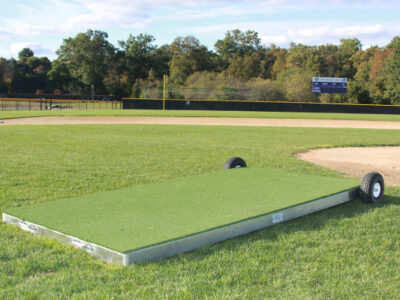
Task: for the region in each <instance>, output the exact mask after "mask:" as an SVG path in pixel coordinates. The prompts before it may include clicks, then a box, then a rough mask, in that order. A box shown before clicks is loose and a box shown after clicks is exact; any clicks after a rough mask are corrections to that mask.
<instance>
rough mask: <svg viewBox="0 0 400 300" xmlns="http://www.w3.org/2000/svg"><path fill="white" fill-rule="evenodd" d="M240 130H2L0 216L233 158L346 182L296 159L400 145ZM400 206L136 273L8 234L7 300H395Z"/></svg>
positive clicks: (342, 214) (319, 222)
mask: <svg viewBox="0 0 400 300" xmlns="http://www.w3.org/2000/svg"><path fill="white" fill-rule="evenodd" d="M18 113H19V112H13V113H8V112H4V113H2V112H1V113H0V120H8V119H10V118H15V117H21V116H23V117H29V116H32V115H27V114H26V113H25V114H24V113H21V114H20V115H18ZM75 114H76V113H75ZM91 114H92V116H96V115H97V114H96V112H91ZM98 114H102V116H110V115H111V113H110V114H108V115H107V114H106V112H101V113H98ZM104 114H106V115H104ZM113 114H115V112H113ZM124 114H127V115H129V114H128V112H124ZM131 114H132V112H131ZM174 114H177V115H178V114H180V115H179V116H185V115H182V114H183V113H182V112H176V113H174V112H170V113H169V115H167V116H173V115H174ZM191 114H193V113H189V116H191V117H193V116H196V115H191ZM201 114H202V115H201V117H207V116H208V117H235V118H240V117H246V118H295V119H300V118H303V119H321V118H323V119H328V120H330V119H334V120H342V119H346V120H364V121H377V122H379V121H385V122H388V121H390V122H394V123H397V122H398V121H400V118H399V119H397V116H379V115H377V116H371V117H370V119H368V116H360V115H345V116H343V117H342V116H341V115H331V116H329V115H328V114H327V116H323V115H313V114H306V115H301V114H300V115H299V114H297V115H291V114H286V115H285V114H281V115H279V116H277V115H274V114H264V115H260V114H259V113H255V114H254V115H252V113H244V114H243V115H240V113H232V114H231V115H229V114H227V115H224V114H220V115H216V114H215V112H210V113H209V114H207V112H201ZM43 115H46V116H49V115H48V114H45V113H44V114H43ZM139 115H154V113H152V112H142V113H140V114H139ZM37 116H39V115H37ZM50 116H53V115H50ZM174 116H176V115H174ZM239 121H240V120H239ZM242 125H243V126H237V125H236V126H218V125H204V126H197V125H165V124H158V125H151V124H74V125H68V124H63V125H35V126H32V125H18V126H12V125H9V126H7V125H1V124H0V158H1V159H0V170H1V172H0V190H1V193H0V212H3V211H8V210H13V209H16V208H17V207H25V206H27V205H37V204H40V203H42V204H45V205H48V206H51V205H52V204H51V203H53V202H52V201H54V200H57V199H68V198H74V197H75V198H77V197H80V196H84V195H88V194H95V193H103V192H109V191H114V190H118V189H126V188H131V187H137V186H144V185H146V184H148V183H154V184H160V182H161V183H162V182H166V181H167V180H177V179H179V178H186V177H187V178H192V176H201V174H206V173H213V172H216V171H218V170H221V168H222V167H223V162H224V161H225V160H226V159H227V158H229V157H232V156H241V157H243V158H245V159H246V161H247V163H248V165H250V166H252V167H255V168H269V169H270V168H272V169H281V170H284V171H289V172H292V173H295V174H296V175H297V176H300V177H301V176H302V175H303V176H305V177H306V176H317V175H328V176H331V177H334V178H336V179H338V180H340V179H342V178H343V177H344V175H343V174H341V173H339V172H337V171H333V170H331V169H327V168H323V167H320V166H317V165H314V164H312V163H309V162H306V161H303V160H299V159H297V158H296V154H298V153H301V152H305V151H307V150H310V149H318V148H334V147H364V148H365V147H367V146H396V145H400V131H399V130H395V129H379V130H378V129H370V128H369V129H366V128H313V127H269V126H244V125H246V124H242ZM333 127H334V126H333ZM249 169H250V168H249ZM371 171H372V170H371ZM219 173H220V172H216V173H215V174H219ZM293 193H294V194H296V190H294V191H293ZM310 200H311V199H310ZM57 201H58V200H57ZM399 204H400V188H399V187H396V186H388V187H387V189H386V192H385V197H384V199H383V201H382V203H381V204H378V205H365V204H362V203H361V201H359V200H356V201H352V202H349V203H347V204H344V205H341V206H338V207H334V208H331V209H328V210H325V211H322V212H319V213H315V214H312V215H308V216H305V217H302V218H299V219H296V220H292V221H289V222H287V223H282V224H279V225H276V226H273V227H270V228H267V229H265V230H261V231H258V232H255V233H251V234H248V235H245V236H242V237H238V238H235V239H231V240H228V241H225V242H222V243H218V244H215V245H211V246H207V247H203V248H200V249H197V250H194V251H191V252H188V253H185V254H181V255H178V256H174V257H171V258H168V259H163V260H159V261H153V262H149V263H141V264H135V265H131V266H128V267H121V266H116V265H113V264H106V263H104V262H102V261H100V260H98V259H96V258H94V257H92V256H90V255H88V254H86V253H85V252H83V251H79V250H75V249H73V248H72V247H69V246H66V245H62V244H59V243H58V242H55V241H53V240H51V239H48V238H38V237H35V236H33V235H31V234H29V233H26V232H23V231H21V230H20V229H18V228H17V227H14V226H10V225H6V224H4V223H0V240H1V243H0V270H1V272H0V298H5V299H8V298H10V299H12V298H30V299H35V298H37V299H39V298H60V299H64V298H65V299H67V298H113V297H114V298H134V297H140V298H183V299H193V298H212V299H221V298H229V299H231V298H234V299H242V298H286V299H293V298H312V299H320V298H352V297H356V298H367V299H375V298H396V297H397V296H398V294H399V293H400V272H399V271H398V266H399V265H400V244H399V238H398V237H399V236H400V227H399V226H398V220H399V218H400V206H399ZM66 213H67V212H66ZM60 222H62V220H60ZM194 225H196V224H194ZM122 248H123V247H121V249H122Z"/></svg>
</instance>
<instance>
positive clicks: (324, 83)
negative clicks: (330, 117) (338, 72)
mask: <svg viewBox="0 0 400 300" xmlns="http://www.w3.org/2000/svg"><path fill="white" fill-rule="evenodd" d="M312 92H313V93H328V94H346V93H347V78H334V77H313V85H312Z"/></svg>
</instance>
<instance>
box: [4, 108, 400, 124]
mask: <svg viewBox="0 0 400 300" xmlns="http://www.w3.org/2000/svg"><path fill="white" fill-rule="evenodd" d="M41 116H164V117H227V118H280V119H287V118H289V119H328V120H365V121H400V115H380V114H344V113H343V114H340V113H300V112H251V111H211V110H209V111H203V110H166V111H162V110H142V109H131V110H129V109H128V110H51V111H40V110H39V111H0V120H2V119H3V120H4V119H11V118H26V117H41Z"/></svg>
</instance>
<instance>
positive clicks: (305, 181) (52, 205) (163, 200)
mask: <svg viewBox="0 0 400 300" xmlns="http://www.w3.org/2000/svg"><path fill="white" fill-rule="evenodd" d="M359 185H360V181H357V180H351V179H342V178H332V177H327V176H315V175H305V174H304V175H301V176H299V174H297V173H289V172H284V171H282V170H273V169H261V168H245V169H240V170H237V169H236V170H229V171H226V170H221V171H217V172H212V173H205V174H200V175H197V176H190V177H183V178H177V179H173V180H167V181H161V182H156V183H152V184H145V185H138V186H135V187H132V188H125V189H119V190H116V191H111V192H103V193H95V194H90V195H85V196H81V197H77V198H67V199H61V200H57V201H49V202H46V203H41V204H37V205H30V206H24V207H16V208H14V209H12V208H11V209H10V210H7V211H6V213H8V214H10V215H12V216H15V217H18V218H19V219H22V220H27V221H29V222H32V223H34V224H38V225H42V226H45V227H47V228H50V229H52V230H56V231H58V232H62V233H64V234H68V235H71V236H74V237H77V238H79V239H82V240H84V241H88V242H91V243H95V244H98V245H101V246H104V247H106V248H108V249H112V250H116V251H118V252H122V253H125V252H129V251H132V250H137V249H141V248H145V247H149V246H152V245H157V244H161V243H163V242H167V241H171V240H176V239H179V238H183V237H185V236H190V235H194V234H196V233H199V232H205V231H209V230H211V229H215V228H219V227H223V226H226V225H229V224H233V223H236V222H239V221H243V220H246V219H250V218H254V217H257V216H260V215H264V214H267V213H271V212H274V211H277V210H280V209H283V208H287V207H289V206H294V205H297V204H300V203H305V202H308V201H311V200H315V199H318V198H322V197H326V196H330V195H333V194H336V193H339V192H342V191H345V190H349V189H351V188H354V187H357V186H359Z"/></svg>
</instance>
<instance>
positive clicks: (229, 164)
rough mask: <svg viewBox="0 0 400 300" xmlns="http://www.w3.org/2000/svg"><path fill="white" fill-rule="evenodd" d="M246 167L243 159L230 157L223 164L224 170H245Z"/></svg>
mask: <svg viewBox="0 0 400 300" xmlns="http://www.w3.org/2000/svg"><path fill="white" fill-rule="evenodd" d="M245 167H247V165H246V162H245V161H244V160H243V158H240V157H232V158H230V159H228V160H227V161H226V163H225V166H224V169H225V170H228V169H235V168H245Z"/></svg>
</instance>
